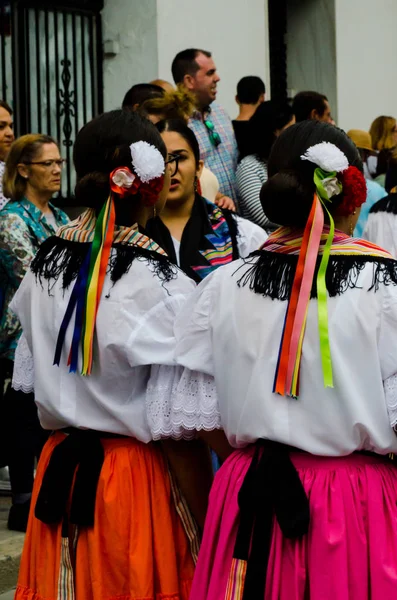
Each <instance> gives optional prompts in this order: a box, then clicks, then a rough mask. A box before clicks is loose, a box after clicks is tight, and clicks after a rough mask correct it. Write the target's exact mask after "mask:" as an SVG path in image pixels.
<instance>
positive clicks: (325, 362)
mask: <svg viewBox="0 0 397 600" xmlns="http://www.w3.org/2000/svg"><path fill="white" fill-rule="evenodd" d="M330 177H336V171H333V172H327V171H323V169H320V168H319V167H318V168H317V169H315V171H314V184H315V186H316V189H317V194H318V196H319V198H320V202H321V204H322V206H323V208H324V210H325V212H326V213H327V215H328V218H329V224H330V227H329V233H328V236H327V240H326V242H325V246H324V251H323V256H322V259H321V262H320V267H319V270H318V274H317V306H318V328H319V335H320V353H321V364H322V369H323V378H324V387H334V382H333V375H332V360H331V348H330V343H329V330H328V303H327V286H326V283H325V275H326V272H327V267H328V263H329V257H330V254H331V246H332V242H333V240H334V234H335V223H334V220H333V218H332V215H331V214H330V212H329V210H328V208H327V206H326V202H331V199H330V198H329V197H328V193H327V191H326V189H325V188H324V184H323V181H324V180H325V179H329V178H330ZM338 186H339V188H340V191H342V185H341V184H340V183H339V182H338Z"/></svg>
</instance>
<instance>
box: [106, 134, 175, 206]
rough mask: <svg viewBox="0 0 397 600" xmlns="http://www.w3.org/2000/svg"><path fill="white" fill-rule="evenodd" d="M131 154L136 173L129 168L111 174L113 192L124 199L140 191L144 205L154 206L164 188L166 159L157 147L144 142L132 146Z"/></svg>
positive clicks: (118, 169)
mask: <svg viewBox="0 0 397 600" xmlns="http://www.w3.org/2000/svg"><path fill="white" fill-rule="evenodd" d="M130 152H131V164H132V167H133V169H134V173H133V172H132V171H131V169H129V168H128V167H118V168H117V169H115V170H114V171H113V172H112V173H111V174H110V187H111V190H112V191H113V192H115V193H116V194H118V195H119V196H121V197H122V198H124V197H126V196H133V195H134V194H136V193H137V192H138V191H139V193H140V194H141V197H142V199H143V201H144V203H145V204H146V205H147V206H152V205H153V204H155V203H156V201H157V198H158V195H159V193H160V192H161V190H162V188H163V182H164V178H163V175H164V171H165V162H164V158H163V156H162V154H161V153H160V151H159V150H158V149H157V148H155V146H153V145H152V144H148V142H144V141H140V142H135V143H134V144H131V146H130Z"/></svg>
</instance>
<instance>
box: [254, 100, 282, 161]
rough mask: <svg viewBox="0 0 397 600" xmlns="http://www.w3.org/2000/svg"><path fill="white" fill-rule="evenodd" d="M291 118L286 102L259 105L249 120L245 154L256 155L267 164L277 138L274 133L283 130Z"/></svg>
mask: <svg viewBox="0 0 397 600" xmlns="http://www.w3.org/2000/svg"><path fill="white" fill-rule="evenodd" d="M293 116H294V113H293V112H292V108H291V107H290V105H289V104H288V103H287V102H285V103H278V102H274V101H273V100H269V101H268V102H263V104H260V105H259V106H258V108H257V109H256V111H255V113H254V114H253V116H252V117H251V119H250V120H249V130H250V135H249V141H248V139H247V148H246V152H245V154H246V155H247V154H256V155H257V156H258V158H259V159H260V160H261V161H263V162H267V160H268V158H269V154H270V151H271V149H272V146H273V144H274V142H275V140H276V137H277V136H276V133H275V132H276V131H277V129H283V128H284V127H285V126H286V125H287V124H288V123H289V122H290V121H291V119H292V118H293Z"/></svg>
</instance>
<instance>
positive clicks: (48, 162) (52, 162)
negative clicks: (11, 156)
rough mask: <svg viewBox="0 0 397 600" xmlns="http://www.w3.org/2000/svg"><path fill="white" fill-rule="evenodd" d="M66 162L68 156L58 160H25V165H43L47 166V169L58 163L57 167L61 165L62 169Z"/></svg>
mask: <svg viewBox="0 0 397 600" xmlns="http://www.w3.org/2000/svg"><path fill="white" fill-rule="evenodd" d="M65 163H66V158H58V159H56V160H36V161H33V160H32V161H31V162H25V163H23V164H24V165H41V166H42V167H45V168H46V169H51V168H52V167H53V166H54V165H56V166H57V167H59V168H60V169H62V168H63V166H64V165H65Z"/></svg>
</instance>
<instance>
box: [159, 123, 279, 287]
mask: <svg viewBox="0 0 397 600" xmlns="http://www.w3.org/2000/svg"><path fill="white" fill-rule="evenodd" d="M157 128H158V130H159V131H160V133H161V136H162V138H163V140H164V142H165V145H166V147H167V151H168V161H169V162H170V163H171V165H172V176H171V185H170V190H169V193H168V198H167V203H166V205H165V207H164V210H163V211H162V213H161V216H157V217H156V218H153V219H151V220H150V221H149V222H148V224H147V230H148V232H149V234H150V236H151V237H152V238H153V239H154V240H155V241H156V242H157V243H158V244H159V245H160V246H161V247H162V248H163V249H164V250H165V251H166V252H167V254H168V256H169V257H170V259H171V261H172V262H173V263H175V264H177V265H178V266H180V268H181V269H182V270H183V271H184V272H185V273H186V274H187V275H188V276H189V277H191V278H192V279H194V280H195V281H196V282H197V283H199V282H200V281H202V280H203V279H204V278H205V277H206V276H207V275H209V274H210V273H211V272H212V271H214V270H215V269H217V268H218V267H220V266H222V265H225V264H228V263H230V262H231V261H233V260H236V259H237V258H240V257H245V256H248V255H249V254H250V253H251V252H253V251H254V250H257V249H258V248H259V247H260V246H261V245H262V244H263V243H264V242H265V241H266V239H267V234H266V233H265V232H264V231H263V229H261V228H260V227H258V226H257V225H255V224H254V223H251V222H250V221H247V220H246V219H242V218H241V217H238V216H237V215H235V214H234V213H232V212H230V211H228V210H225V209H222V208H220V207H218V206H216V205H215V204H213V203H212V202H209V201H208V200H206V199H205V198H203V197H202V196H200V194H199V193H198V189H197V188H198V181H199V178H200V175H201V171H202V169H203V161H202V160H200V150H199V145H198V142H197V139H196V136H195V135H194V133H193V131H192V130H191V129H190V128H189V127H188V126H187V125H186V124H185V123H184V122H183V121H181V120H177V119H170V120H166V121H161V122H160V123H158V124H157Z"/></svg>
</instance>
